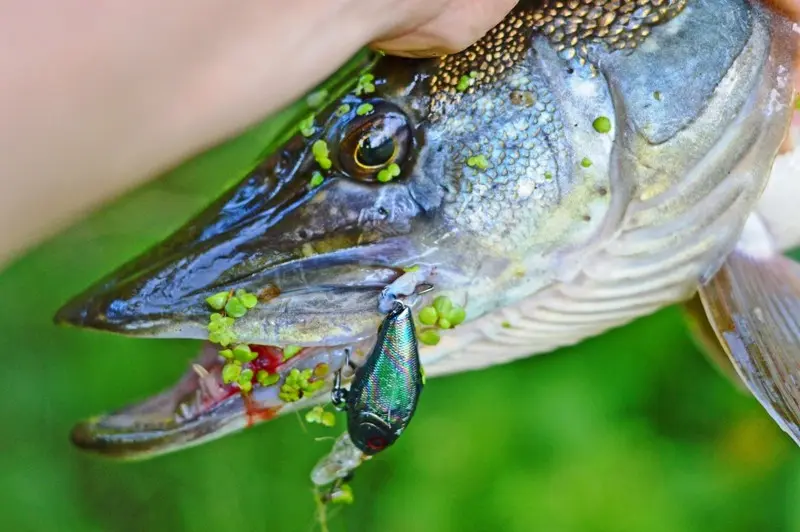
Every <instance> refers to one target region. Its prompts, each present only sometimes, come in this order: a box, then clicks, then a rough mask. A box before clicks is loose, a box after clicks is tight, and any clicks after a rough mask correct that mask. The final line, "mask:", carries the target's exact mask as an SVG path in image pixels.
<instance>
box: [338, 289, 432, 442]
mask: <svg viewBox="0 0 800 532" xmlns="http://www.w3.org/2000/svg"><path fill="white" fill-rule="evenodd" d="M423 380H424V379H423V373H422V364H421V363H420V360H419V344H418V342H417V335H416V330H415V328H414V318H413V316H412V315H411V308H410V307H409V306H407V305H406V304H404V303H402V302H400V301H395V302H394V305H393V307H392V309H391V310H390V311H389V313H388V315H387V316H386V318H385V319H384V320H383V323H382V324H381V327H380V330H379V331H378V339H377V342H376V344H375V347H373V349H372V353H370V355H369V357H368V358H367V361H366V363H365V364H364V365H363V366H361V367H360V368H358V369H357V370H356V372H355V374H354V375H353V380H352V383H351V385H350V390H349V391H348V390H345V389H344V388H342V387H341V375H340V374H338V373H337V375H336V381H335V383H334V388H333V391H332V402H333V404H334V406H336V407H337V408H340V409H344V410H346V411H347V431H348V433H349V435H350V439H351V440H352V442H353V444H354V445H355V446H356V447H357V448H358V449H359V450H361V452H363V453H364V454H366V455H374V454H377V453H379V452H380V451H382V450H384V449H386V448H387V447H389V446H390V445H392V444H393V443H394V442H395V441H397V438H399V437H400V435H401V434H402V433H403V431H404V430H405V429H406V427H407V426H408V424H409V423H410V422H411V418H412V417H413V416H414V411H415V410H416V408H417V402H418V401H419V396H420V393H421V392H422V388H423Z"/></svg>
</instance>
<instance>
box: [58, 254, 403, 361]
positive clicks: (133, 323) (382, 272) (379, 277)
mask: <svg viewBox="0 0 800 532" xmlns="http://www.w3.org/2000/svg"><path fill="white" fill-rule="evenodd" d="M284 266H290V265H280V266H279V267H278V268H276V269H275V270H274V271H271V272H266V274H265V276H266V277H268V278H270V280H269V281H268V282H267V283H266V284H268V285H272V286H274V287H276V288H278V287H279V284H283V283H281V281H280V279H281V278H282V276H281V273H282V272H285V271H286V270H287V268H285V267H284ZM304 266H305V264H304V263H303V262H298V263H296V264H295V265H294V268H297V269H298V270H300V271H301V273H299V274H298V276H302V275H303V273H302V270H303V268H304ZM339 266H341V267H344V268H345V269H347V268H350V267H352V268H353V271H355V272H363V274H364V277H363V278H362V279H360V280H356V281H349V282H336V279H331V281H330V282H321V283H318V284H314V285H305V286H303V285H299V284H297V283H296V282H295V281H291V282H290V283H287V284H288V285H289V286H292V287H291V288H289V289H286V290H280V289H279V288H278V289H279V293H278V294H277V295H274V296H271V297H270V298H269V301H268V302H261V301H260V302H259V309H263V308H265V307H270V306H271V307H274V308H276V309H277V308H279V307H281V306H284V307H290V306H291V305H292V301H293V299H296V298H300V297H306V298H308V297H313V296H318V297H320V298H326V297H327V298H329V299H330V300H331V306H332V308H331V312H333V311H334V310H335V309H334V308H333V307H336V306H338V305H337V304H336V300H335V299H332V298H331V296H332V295H333V294H337V295H339V296H340V297H343V296H347V295H349V294H359V293H373V294H375V295H377V294H379V293H380V292H381V291H382V290H383V289H384V288H386V287H387V286H389V285H390V284H391V283H392V282H394V281H395V280H396V279H397V278H398V277H400V276H401V275H402V274H403V271H402V269H400V268H396V267H392V266H386V265H379V264H375V265H367V264H358V263H357V262H353V263H352V264H341V265H339ZM325 269H326V267H325V265H323V266H322V267H321V268H315V270H317V271H320V272H324V271H325ZM271 274H276V275H275V276H274V277H273V276H272V275H271ZM290 275H291V274H290ZM239 288H243V289H245V290H250V291H253V292H256V293H257V292H258V290H257V289H256V288H257V286H256V287H255V288H254V287H253V286H252V284H250V285H248V284H241V283H226V284H224V285H219V286H215V287H213V288H212V289H210V290H206V291H202V292H201V291H198V292H196V293H194V294H191V295H189V296H187V297H186V298H185V299H184V300H182V304H183V306H182V308H181V307H173V308H170V307H164V308H159V309H157V311H156V310H153V311H150V312H144V313H140V312H138V311H137V309H136V307H135V306H134V305H130V304H128V303H127V302H126V301H125V300H121V299H117V298H113V296H111V297H109V295H108V294H105V293H103V292H99V293H96V294H93V295H91V296H89V297H85V296H83V295H81V296H78V297H76V298H74V299H72V300H71V301H69V302H68V303H66V304H65V305H64V306H62V307H61V308H60V309H59V310H58V311H57V312H56V314H55V316H54V318H53V321H54V323H55V324H56V325H65V326H73V327H77V328H86V329H95V330H99V331H104V332H111V333H116V334H122V335H125V336H131V337H144V338H160V339H172V338H180V339H196V340H205V339H206V338H207V337H208V330H207V329H206V326H207V324H208V319H209V316H210V315H211V313H213V312H214V311H213V310H212V309H211V308H210V307H209V306H208V304H207V303H206V300H205V299H206V297H208V296H210V295H212V294H213V293H217V292H224V291H235V290H237V289H239ZM345 299H346V297H345ZM376 309H377V301H376ZM276 311H277V310H276ZM337 312H340V313H347V312H348V309H347V308H339V309H338V310H337ZM250 341H251V342H252V343H263V344H267V345H269V344H270V339H266V338H263V339H259V338H257V337H252V338H250ZM287 343H292V342H287Z"/></svg>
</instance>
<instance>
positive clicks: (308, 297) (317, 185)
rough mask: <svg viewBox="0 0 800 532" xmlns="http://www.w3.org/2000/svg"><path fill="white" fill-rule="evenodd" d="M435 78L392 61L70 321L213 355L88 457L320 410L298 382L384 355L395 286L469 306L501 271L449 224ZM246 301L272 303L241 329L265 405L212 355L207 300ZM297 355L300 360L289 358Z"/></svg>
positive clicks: (99, 288)
mask: <svg viewBox="0 0 800 532" xmlns="http://www.w3.org/2000/svg"><path fill="white" fill-rule="evenodd" d="M421 64H422V67H423V68H420V66H421ZM426 67H430V69H431V70H433V69H434V67H435V65H434V64H433V62H425V61H422V62H420V61H412V60H406V59H386V60H383V61H381V62H379V64H378V66H377V67H376V69H375V70H373V74H371V75H369V76H367V77H362V78H360V79H359V83H360V84H361V85H363V84H369V85H371V86H370V87H369V90H364V88H363V87H362V88H360V89H359V88H356V89H354V90H350V91H348V92H347V93H345V94H344V95H342V96H341V97H339V98H335V99H334V100H333V101H331V102H329V103H328V105H326V106H324V107H323V108H321V109H319V110H317V112H315V113H314V114H313V117H309V118H308V119H306V120H304V121H303V123H302V124H301V128H300V129H301V130H302V131H300V132H297V133H295V134H294V135H293V136H291V138H289V139H288V140H287V141H286V142H285V143H284V144H283V145H282V146H281V147H280V148H279V149H278V150H276V151H275V152H274V153H273V154H272V155H271V156H270V157H269V158H267V159H266V160H265V161H263V162H262V163H261V164H260V165H259V166H258V167H257V168H255V169H254V170H253V171H252V172H251V173H250V174H249V175H247V176H246V177H245V178H244V179H243V180H242V181H241V182H240V183H239V184H238V185H237V186H235V187H234V188H232V189H231V190H229V191H228V192H227V193H226V194H225V195H224V196H223V197H222V198H220V199H219V200H218V201H216V202H215V203H214V204H213V205H211V206H210V207H208V208H207V209H206V210H205V211H204V212H202V213H200V214H199V215H198V216H196V217H195V218H194V219H193V220H191V221H190V222H189V223H187V224H186V225H185V226H184V227H182V228H181V229H179V230H178V231H177V232H176V233H175V234H174V235H172V236H171V237H170V238H168V239H167V240H166V241H165V242H163V243H161V244H159V245H158V246H156V247H155V248H154V249H152V250H150V251H149V252H147V253H145V254H144V255H142V256H141V257H139V258H137V259H135V260H133V261H131V262H130V263H128V264H126V265H123V266H122V267H121V268H119V269H118V270H117V271H116V272H114V273H112V274H111V275H109V276H108V277H106V278H105V279H103V280H101V281H100V282H98V283H97V284H96V285H94V286H93V287H91V288H89V289H88V290H87V291H86V292H84V293H83V294H81V295H79V296H77V297H76V298H74V299H73V300H72V301H70V302H68V303H67V304H66V305H65V306H64V307H63V308H62V309H61V310H60V311H59V312H58V314H57V316H56V322H57V323H61V324H68V325H74V326H77V327H82V328H91V329H97V330H102V331H107V332H112V333H117V334H123V335H127V336H132V337H139V338H188V339H198V340H206V342H205V343H204V345H203V347H202V349H201V353H200V355H199V356H198V358H197V359H196V360H195V362H194V364H193V365H192V368H190V369H188V370H187V372H186V374H185V375H184V377H183V379H182V380H181V381H180V382H179V383H178V384H176V386H175V387H173V388H172V389H170V390H167V391H165V392H164V393H163V394H161V395H159V396H157V397H154V398H151V399H149V400H147V401H144V402H143V403H141V404H138V405H135V406H132V407H129V408H126V409H123V410H121V411H118V412H115V413H113V414H110V415H108V416H100V417H98V418H95V419H92V420H88V421H87V422H85V423H82V424H81V425H79V426H78V427H77V428H76V430H75V432H74V434H73V439H74V440H75V442H76V443H77V444H78V445H80V446H83V447H88V448H92V449H95V450H98V451H100V452H105V453H107V454H114V455H120V456H141V455H149V454H157V453H161V452H166V451H167V450H171V449H173V448H179V447H183V446H185V445H188V444H191V443H194V442H199V441H204V440H205V439H208V438H211V437H217V436H219V435H221V434H222V433H225V432H227V431H229V430H235V429H238V428H241V427H242V426H245V425H247V424H250V423H252V422H253V419H254V416H255V418H257V417H258V415H256V414H253V412H252V410H253V408H254V407H253V405H259V406H258V410H259V411H260V412H262V414H260V415H261V416H262V417H263V416H272V415H274V414H275V413H277V412H278V411H281V412H283V411H289V410H291V409H292V408H294V407H296V406H297V407H299V405H306V404H307V403H308V402H309V398H306V400H304V401H299V402H298V405H295V404H286V402H285V401H282V400H281V399H280V398H279V397H278V395H279V394H280V389H281V383H282V382H284V380H285V377H286V376H287V375H288V374H289V373H290V372H291V371H292V370H307V369H316V373H315V378H317V379H321V380H326V386H325V388H324V390H325V391H329V390H330V385H331V381H332V375H333V373H334V372H335V371H336V370H338V369H340V368H342V366H344V365H345V352H349V353H351V357H350V358H351V362H352V363H354V364H355V363H359V362H360V361H362V359H363V357H364V356H365V355H366V354H367V353H368V352H369V351H370V349H371V342H374V340H375V338H376V336H377V334H378V329H379V327H380V325H381V322H382V320H383V319H384V317H385V312H383V311H381V309H380V308H379V300H380V298H381V294H382V293H383V292H384V290H386V289H387V287H389V286H390V285H392V283H394V282H396V281H398V279H401V278H402V277H403V276H406V277H408V275H409V274H410V273H411V272H424V275H423V274H422V273H417V274H416V275H417V278H418V279H419V282H415V283H414V284H415V285H416V284H419V283H421V282H422V280H424V281H425V282H426V283H428V284H432V285H433V286H435V287H436V290H437V293H441V292H442V291H449V292H450V293H454V294H457V293H463V290H464V288H465V287H466V286H468V285H469V284H470V283H471V282H472V278H473V277H474V268H475V267H476V266H480V265H481V264H484V263H485V264H488V262H489V261H482V260H480V259H479V255H481V254H486V255H487V257H488V255H489V253H487V252H485V251H482V247H483V246H482V245H481V239H480V238H475V236H477V235H463V234H460V233H459V231H458V227H457V226H456V225H454V224H453V220H452V219H451V217H449V216H448V215H447V213H446V212H444V210H443V209H442V207H443V205H444V204H446V202H447V200H446V197H447V195H448V186H450V185H449V183H450V182H451V180H448V172H447V170H446V169H447V168H449V167H450V166H452V165H453V164H455V162H454V160H453V158H454V157H455V155H454V152H453V151H452V150H451V149H449V142H448V140H449V136H450V135H451V133H452V128H450V126H448V125H447V121H442V122H440V123H439V124H438V125H431V122H430V121H429V116H430V107H429V105H428V104H429V102H430V93H429V91H430V80H431V75H430V74H429V73H427V72H426ZM370 80H372V81H370ZM459 164H461V165H462V166H466V162H465V161H460V162H459ZM498 203H499V200H498ZM470 254H471V255H472V257H471V258H470V259H468V255H470ZM476 259H478V260H476ZM471 268H472V269H471ZM411 288H412V291H413V288H414V286H412V287H411ZM241 291H245V292H247V293H248V294H252V295H254V296H255V297H256V298H257V304H256V305H255V306H254V307H253V308H251V309H249V310H248V311H247V312H246V314H245V315H243V316H241V317H238V318H237V319H236V320H235V323H234V326H233V334H234V335H235V338H236V340H235V344H244V345H249V346H251V348H252V349H253V350H254V351H257V352H258V353H259V358H258V360H256V361H254V363H253V364H254V366H253V368H254V369H256V366H257V367H258V368H261V369H266V370H267V371H269V372H273V373H274V374H278V375H280V377H281V382H279V383H277V384H275V385H273V386H256V387H255V389H254V390H253V392H252V393H251V394H250V397H243V396H242V394H239V393H235V392H236V387H235V386H233V387H232V386H230V385H226V384H225V383H223V382H222V376H221V372H222V369H223V366H224V359H223V358H221V357H220V356H219V354H218V352H219V351H220V350H222V349H223V347H222V346H219V345H216V346H215V345H213V344H211V343H209V342H207V340H208V338H209V328H208V327H209V320H210V316H211V315H212V314H213V313H215V310H214V309H212V308H211V307H209V303H208V301H207V299H208V298H209V297H210V296H212V295H214V294H220V293H226V292H227V293H229V294H236V293H241ZM459 291H461V292H459ZM287 348H289V349H290V350H293V351H297V350H298V349H299V354H298V355H297V356H294V357H292V358H291V359H289V357H288V356H287V355H286V353H287ZM253 382H254V383H255V382H256V380H255V376H254V381H253ZM324 395H325V394H323V393H322V392H320V393H319V394H317V396H318V397H322V396H324ZM270 409H272V410H270ZM263 412H272V413H269V414H263Z"/></svg>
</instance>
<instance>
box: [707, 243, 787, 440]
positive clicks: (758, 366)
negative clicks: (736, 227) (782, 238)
mask: <svg viewBox="0 0 800 532" xmlns="http://www.w3.org/2000/svg"><path fill="white" fill-rule="evenodd" d="M762 251H763V249H762ZM699 294H700V299H701V301H702V303H703V307H704V308H705V311H706V315H707V316H708V321H709V324H710V325H711V326H712V327H713V328H714V330H715V332H716V335H717V339H718V340H719V342H720V344H721V346H722V347H723V349H725V351H726V352H727V354H728V356H729V357H730V360H731V362H732V363H733V366H734V367H735V368H736V371H737V373H738V374H739V377H741V379H742V380H743V381H744V382H745V384H746V385H747V387H748V389H749V390H750V392H751V393H752V394H753V395H754V396H755V397H756V399H758V401H759V402H760V403H761V405H762V406H763V407H764V408H765V409H766V410H767V412H769V414H770V415H771V416H772V418H773V419H774V420H775V421H777V423H778V425H780V427H781V428H782V429H783V430H784V431H785V432H787V433H788V434H789V435H790V436H791V437H792V439H793V440H794V441H795V443H797V444H798V445H800V265H799V264H797V263H795V262H794V261H792V260H790V259H788V258H786V257H784V256H782V255H780V254H778V253H763V252H762V253H752V252H750V250H746V249H743V248H742V247H738V248H737V249H736V250H735V251H734V252H733V253H732V254H731V255H729V256H728V258H727V259H726V261H725V263H724V264H723V266H722V268H721V269H720V270H719V271H718V272H717V273H716V275H714V277H713V278H711V279H710V280H709V281H708V282H707V283H705V284H704V285H703V286H701V288H700V290H699Z"/></svg>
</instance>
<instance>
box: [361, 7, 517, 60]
mask: <svg viewBox="0 0 800 532" xmlns="http://www.w3.org/2000/svg"><path fill="white" fill-rule="evenodd" d="M517 1H518V0H491V1H490V0H453V1H451V2H449V3H448V4H447V5H446V6H444V9H443V10H441V11H440V12H439V13H438V14H437V15H436V16H434V17H433V18H431V19H430V20H428V21H427V22H424V23H423V24H421V25H419V26H417V27H415V28H414V29H412V30H410V31H407V32H405V33H402V34H400V35H396V36H392V37H391V38H389V39H385V40H379V41H377V42H375V43H373V45H372V46H373V47H374V48H378V49H380V50H383V51H384V52H386V53H387V54H392V55H400V56H404V57H432V56H437V55H444V54H451V53H455V52H458V51H461V50H463V49H464V48H467V47H468V46H470V45H471V44H473V43H474V42H475V41H477V40H478V39H480V38H481V37H482V36H483V35H485V34H486V32H488V31H489V30H490V29H491V28H492V27H494V26H496V25H497V24H498V23H499V22H500V21H501V20H502V19H503V17H505V16H506V15H507V14H508V12H509V11H511V9H512V8H513V7H514V6H515V5H516V4H517Z"/></svg>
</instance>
